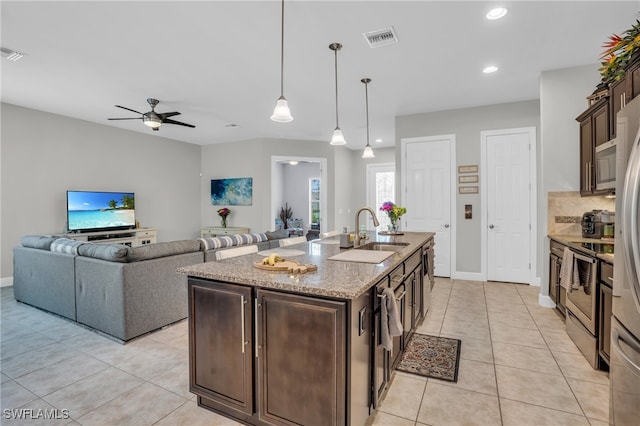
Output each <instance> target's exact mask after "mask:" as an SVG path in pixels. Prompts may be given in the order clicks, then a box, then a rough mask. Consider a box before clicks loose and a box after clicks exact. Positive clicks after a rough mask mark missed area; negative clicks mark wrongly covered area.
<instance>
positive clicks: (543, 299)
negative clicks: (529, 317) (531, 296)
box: [538, 294, 556, 308]
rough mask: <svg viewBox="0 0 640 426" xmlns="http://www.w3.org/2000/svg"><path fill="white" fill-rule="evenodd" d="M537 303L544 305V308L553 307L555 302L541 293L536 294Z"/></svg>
mask: <svg viewBox="0 0 640 426" xmlns="http://www.w3.org/2000/svg"><path fill="white" fill-rule="evenodd" d="M538 304H539V305H540V306H544V307H545V308H555V307H556V304H555V303H554V302H553V300H552V299H551V298H550V297H549V296H545V295H543V294H538Z"/></svg>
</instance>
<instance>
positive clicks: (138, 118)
mask: <svg viewBox="0 0 640 426" xmlns="http://www.w3.org/2000/svg"><path fill="white" fill-rule="evenodd" d="M107 120H142V117H131V118H107Z"/></svg>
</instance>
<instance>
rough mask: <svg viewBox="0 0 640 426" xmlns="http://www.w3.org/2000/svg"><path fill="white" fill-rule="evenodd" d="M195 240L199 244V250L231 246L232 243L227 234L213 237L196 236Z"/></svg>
mask: <svg viewBox="0 0 640 426" xmlns="http://www.w3.org/2000/svg"><path fill="white" fill-rule="evenodd" d="M197 241H198V243H199V244H200V250H202V251H207V250H214V249H219V248H225V247H232V246H233V245H234V240H233V239H232V238H231V237H227V236H223V237H213V238H198V240H197Z"/></svg>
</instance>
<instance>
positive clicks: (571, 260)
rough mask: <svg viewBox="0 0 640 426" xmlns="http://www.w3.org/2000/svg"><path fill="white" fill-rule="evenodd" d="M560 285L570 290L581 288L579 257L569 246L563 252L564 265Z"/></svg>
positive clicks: (561, 270) (561, 269)
mask: <svg viewBox="0 0 640 426" xmlns="http://www.w3.org/2000/svg"><path fill="white" fill-rule="evenodd" d="M560 286H561V287H564V288H566V289H567V290H568V291H571V290H576V289H578V288H580V274H579V273H578V259H576V257H575V256H574V255H573V252H572V251H571V250H570V249H569V248H568V247H565V248H564V252H563V253H562V267H561V268H560Z"/></svg>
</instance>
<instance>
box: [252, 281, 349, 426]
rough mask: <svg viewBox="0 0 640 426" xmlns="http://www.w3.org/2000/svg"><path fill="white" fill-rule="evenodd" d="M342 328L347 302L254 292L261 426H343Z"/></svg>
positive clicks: (344, 413)
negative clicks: (262, 423) (267, 425)
mask: <svg viewBox="0 0 640 426" xmlns="http://www.w3.org/2000/svg"><path fill="white" fill-rule="evenodd" d="M345 327H346V303H345V302H338V301H331V300H324V299H316V298H311V297H305V296H298V295H293V294H286V293H277V292H272V291H268V290H258V323H257V327H256V329H257V330H258V331H257V332H258V335H257V337H256V338H257V339H258V343H259V347H258V365H259V367H258V368H259V371H258V378H259V388H258V389H259V390H258V393H259V395H258V398H259V411H258V413H259V417H260V420H261V421H264V422H267V423H269V424H278V425H284V424H286V425H290V424H301V425H338V424H340V425H344V424H346V356H347V355H346V328H345ZM282 371H286V372H287V374H281V372H282Z"/></svg>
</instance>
